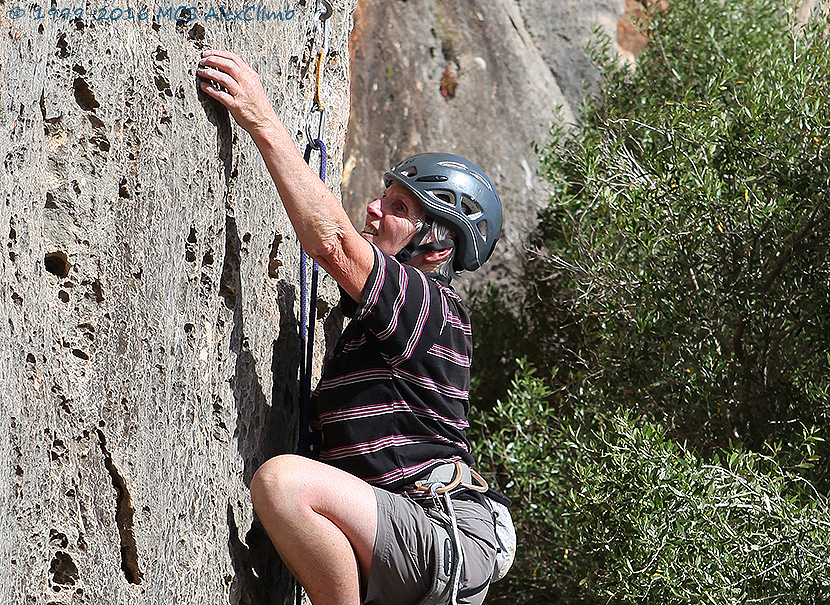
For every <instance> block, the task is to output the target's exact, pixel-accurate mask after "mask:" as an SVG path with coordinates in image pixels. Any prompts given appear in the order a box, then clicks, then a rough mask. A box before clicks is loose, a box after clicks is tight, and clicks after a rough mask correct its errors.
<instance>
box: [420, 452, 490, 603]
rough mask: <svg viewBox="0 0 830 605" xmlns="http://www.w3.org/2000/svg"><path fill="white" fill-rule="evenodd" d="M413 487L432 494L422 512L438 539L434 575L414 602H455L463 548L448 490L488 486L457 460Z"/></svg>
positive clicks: (436, 469) (474, 488)
mask: <svg viewBox="0 0 830 605" xmlns="http://www.w3.org/2000/svg"><path fill="white" fill-rule="evenodd" d="M474 481H475V483H474ZM415 487H416V488H418V489H419V490H421V491H424V492H426V493H428V494H429V495H430V496H431V497H432V501H433V506H432V507H430V508H427V509H426V514H427V517H428V518H429V520H430V521H431V522H432V525H433V527H434V528H435V534H436V540H437V542H438V548H436V549H435V552H436V556H437V560H436V561H435V577H434V578H433V580H432V586H431V587H430V589H429V590H428V591H427V593H426V595H424V597H423V598H422V599H421V600H420V601H419V602H418V605H457V604H458V588H459V585H460V584H461V566H462V565H463V564H464V552H463V550H462V548H461V540H460V539H459V537H458V519H457V518H456V516H455V507H454V506H453V503H452V498H451V497H450V494H451V493H452V492H453V491H454V490H456V489H459V488H466V489H471V490H473V491H477V492H481V493H484V492H486V491H487V490H489V487H488V485H487V482H486V481H485V480H484V479H483V478H482V477H481V475H479V474H478V473H477V472H475V471H474V470H472V469H471V468H470V467H469V466H467V465H466V464H464V463H463V462H461V461H456V462H454V463H447V464H442V465H441V466H438V467H436V468H435V469H433V470H432V472H431V473H430V474H429V476H428V477H427V478H426V479H425V480H423V481H418V482H416V483H415Z"/></svg>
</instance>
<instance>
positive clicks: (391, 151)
mask: <svg viewBox="0 0 830 605" xmlns="http://www.w3.org/2000/svg"><path fill="white" fill-rule="evenodd" d="M629 3H630V6H628V9H627V8H626V2H625V0H553V1H551V0H521V1H518V0H361V1H360V3H359V6H358V8H357V11H356V13H355V29H354V31H353V33H352V39H351V65H352V110H351V122H350V124H349V132H348V139H347V144H346V152H345V158H346V160H345V167H344V181H343V190H344V203H345V205H346V207H347V208H348V209H349V211H350V213H351V215H352V217H353V220H359V221H361V222H362V218H360V217H361V216H362V209H363V207H364V206H365V204H366V202H367V201H369V200H371V199H373V196H376V195H377V194H378V192H379V191H380V188H381V187H380V176H381V175H382V174H383V172H384V171H385V170H387V169H388V167H389V166H391V165H392V164H394V163H395V162H398V161H400V160H402V159H404V158H405V157H407V156H408V155H410V154H413V153H417V152H419V151H438V150H446V151H451V152H454V153H458V154H459V155H462V156H465V157H468V158H469V159H471V160H472V161H474V162H475V163H477V164H478V165H480V166H481V167H482V168H483V169H484V170H485V171H486V172H488V174H489V175H490V177H491V178H492V179H493V180H494V182H495V183H496V186H497V188H498V190H499V193H500V195H501V198H502V202H503V203H504V206H505V228H504V232H503V237H502V241H501V242H500V243H499V246H498V247H497V249H496V253H495V254H494V257H493V259H492V260H491V262H490V263H489V265H487V266H486V268H483V269H481V270H479V271H477V272H476V273H475V274H471V276H470V281H471V282H472V283H475V284H479V285H480V284H483V283H486V282H490V281H496V282H500V283H501V284H502V285H507V286H509V284H510V283H511V282H513V281H514V280H515V279H516V278H517V276H518V272H519V270H520V264H521V258H522V252H523V247H524V238H525V236H526V234H527V233H528V231H529V230H530V229H531V228H532V226H533V225H534V224H535V217H536V213H537V211H538V210H539V209H540V208H542V207H543V206H544V205H545V204H546V203H547V201H548V192H547V189H546V187H545V183H544V181H543V180H542V179H540V178H539V176H538V175H537V170H538V162H537V158H536V154H535V152H534V150H533V147H532V143H533V142H536V143H539V144H541V145H544V144H545V143H546V142H547V141H548V140H549V130H550V125H551V123H552V122H553V121H554V120H558V121H562V122H564V123H566V124H567V123H573V122H574V120H575V119H576V118H575V116H578V113H579V108H578V105H579V103H580V102H581V99H582V94H583V90H584V88H585V87H590V86H592V85H594V84H595V83H596V81H597V74H596V72H595V70H594V68H593V67H592V66H591V64H590V61H589V60H588V57H587V54H586V53H585V51H584V46H585V44H586V42H587V41H588V40H589V39H590V38H591V36H592V33H593V29H594V27H595V26H599V27H601V28H602V30H603V31H604V32H605V33H607V34H608V35H610V36H611V37H612V39H615V40H617V39H618V32H621V36H620V38H619V42H620V45H619V46H618V48H619V50H621V51H622V52H623V54H628V55H629V56H633V53H636V52H637V50H638V49H637V44H640V43H641V40H640V39H639V38H637V35H638V33H637V31H636V29H635V28H634V27H633V26H632V24H631V21H630V19H629V18H628V17H627V16H626V10H629V11H634V10H636V9H637V7H639V4H638V3H636V2H634V1H633V0H629ZM557 107H559V110H558V111H557ZM462 285H463V284H462Z"/></svg>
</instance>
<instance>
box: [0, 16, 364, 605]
mask: <svg viewBox="0 0 830 605" xmlns="http://www.w3.org/2000/svg"><path fill="white" fill-rule="evenodd" d="M128 4H129V5H130V6H132V10H133V11H134V15H135V18H133V19H132V20H127V19H118V20H109V21H103V20H102V21H98V20H96V18H95V17H99V16H100V14H98V13H95V14H93V16H91V17H90V16H88V15H86V14H84V15H83V16H82V17H81V18H75V15H74V13H73V14H72V15H70V18H63V17H62V16H61V14H60V10H61V9H63V8H64V6H69V3H61V2H57V3H53V4H52V5H50V4H49V3H48V2H46V3H41V5H40V7H39V8H40V10H41V11H42V15H43V16H44V18H42V19H37V18H36V17H37V14H36V13H34V11H35V9H36V8H38V7H37V6H36V5H37V3H36V2H33V3H20V4H19V5H18V4H17V3H16V2H12V1H10V0H6V1H5V3H4V2H0V9H2V13H1V14H0V28H2V36H0V123H1V124H2V130H3V133H4V135H3V136H2V137H0V161H1V162H2V164H1V165H0V199H2V202H0V243H2V251H0V401H2V410H0V603H4V604H5V603H10V604H17V603H21V604H22V603H25V604H30V603H31V604H41V603H43V604H47V603H49V604H58V603H67V604H68V603H72V604H85V603H89V604H93V603H94V604H98V603H125V604H126V603H130V604H135V603H147V604H151V603H152V604H159V605H161V604H164V605H170V604H171V603H180V604H182V603H194V604H195V603H199V604H202V603H234V604H235V603H283V602H289V601H290V600H291V598H292V592H291V591H292V585H291V581H290V578H289V576H288V574H287V572H286V571H285V570H284V569H283V568H282V565H281V563H280V562H279V561H278V558H277V557H276V554H275V553H274V551H273V549H272V548H271V546H270V544H269V542H268V539H267V536H265V534H264V532H263V531H262V529H261V528H260V527H258V525H257V524H256V523H255V522H254V516H253V512H252V508H251V504H250V498H249V494H248V484H249V481H250V479H251V476H252V474H253V473H254V471H255V470H256V468H257V467H258V465H259V464H260V463H261V462H262V461H264V460H265V459H267V458H268V457H270V456H272V455H274V454H277V453H280V452H287V451H292V450H293V447H294V443H295V441H296V430H297V427H296V408H297V369H298V363H299V350H298V347H299V343H298V322H297V314H298V296H299V294H298V292H299V288H298V260H297V257H298V246H297V242H296V238H295V236H294V233H293V230H292V229H291V226H290V225H289V224H288V221H287V219H286V216H285V213H284V212H283V210H282V208H281V205H280V204H279V201H278V199H277V196H276V192H275V189H274V187H273V185H272V184H271V182H270V179H269V177H268V174H267V172H266V170H265V167H264V164H263V162H262V161H261V158H260V157H259V154H258V152H257V150H256V148H255V147H254V145H253V144H252V143H251V141H250V138H249V137H248V135H247V134H246V133H245V132H244V131H242V130H240V129H239V128H238V127H237V126H236V125H235V123H233V120H232V118H230V116H229V115H228V114H227V112H225V111H224V110H223V109H220V108H219V107H218V106H217V105H216V104H215V103H214V102H213V101H212V100H209V99H208V98H207V97H206V96H205V95H203V94H201V93H200V92H199V91H198V90H197V86H196V79H195V68H196V63H197V61H198V58H199V54H200V51H201V50H202V49H203V48H207V47H211V46H215V47H226V48H230V49H231V50H234V51H236V52H238V53H239V54H241V55H242V56H243V57H244V58H245V59H247V60H248V61H249V62H250V63H251V64H252V65H254V66H255V67H256V68H258V69H259V70H260V73H261V75H262V79H263V82H264V84H265V87H266V90H267V91H268V92H269V94H270V96H271V98H272V100H273V101H274V104H275V106H276V107H277V110H278V113H279V114H280V116H281V117H282V118H283V119H284V121H285V122H286V125H287V127H288V128H289V132H296V133H297V137H296V138H297V144H298V146H300V147H301V148H302V147H304V145H305V141H304V139H303V136H302V134H301V131H303V129H304V125H305V119H306V118H305V114H306V111H307V110H308V108H309V106H310V104H311V99H312V94H313V91H312V86H311V82H312V76H313V74H312V73H311V72H310V71H309V70H308V65H309V64H311V61H310V59H311V58H312V56H311V54H312V49H311V47H310V40H311V39H312V26H313V22H314V20H315V19H314V15H315V10H316V6H315V2H313V1H310V2H307V3H304V2H301V3H290V4H288V5H287V6H286V5H285V3H280V5H279V6H277V4H276V3H275V4H273V5H271V6H269V8H270V9H271V11H272V12H273V13H276V12H277V11H280V12H281V13H282V17H283V18H282V20H279V19H277V18H272V19H270V20H267V21H265V20H258V19H254V18H252V19H250V20H248V21H245V17H246V16H248V17H254V15H255V14H256V13H254V12H250V11H249V12H248V13H247V14H246V13H244V12H243V13H238V11H241V10H242V9H244V8H245V7H247V6H249V5H248V4H242V3H239V2H238V1H237V2H232V3H231V4H230V5H226V7H227V9H229V10H230V12H231V14H233V15H237V14H240V15H241V17H240V18H235V19H234V20H233V21H228V20H227V19H225V20H223V21H221V22H220V21H219V20H218V19H215V18H207V19H206V17H207V16H209V14H210V10H211V8H213V9H214V11H219V7H220V6H222V4H221V3H217V4H216V5H213V4H209V3H207V2H201V1H200V2H198V3H196V4H197V6H195V7H193V8H192V9H191V11H192V12H190V14H188V15H187V16H188V17H195V18H193V19H191V20H189V21H179V22H177V21H175V19H174V18H171V17H167V16H165V15H164V14H163V13H162V14H161V15H159V14H158V13H157V12H156V11H157V9H158V8H159V7H158V6H156V7H153V6H150V7H149V16H148V17H147V18H145V19H143V20H142V19H140V18H138V12H137V11H138V10H139V8H140V7H139V6H137V5H134V4H132V3H128ZM264 4H265V3H264V2H262V3H259V5H254V6H263V5H264ZM50 6H56V9H57V12H56V13H55V14H54V15H53V16H54V17H55V18H54V19H53V18H52V16H50V14H49V13H48V11H49V8H50ZM82 6H83V3H82ZM102 6H103V5H102ZM90 8H91V7H90ZM123 8H124V10H125V11H126V7H123ZM353 8H354V3H353V2H345V3H339V5H338V6H337V7H336V10H335V13H334V15H333V17H332V21H331V24H332V26H331V28H332V29H331V32H332V33H331V37H332V39H331V46H332V50H333V52H334V54H333V55H332V56H331V57H330V58H329V59H328V60H327V62H326V70H325V75H324V78H323V84H324V87H323V92H322V96H323V99H324V102H325V103H326V106H327V110H328V128H327V130H326V135H325V138H326V140H327V143H328V144H329V155H330V161H329V163H328V166H329V172H328V177H327V182H328V183H330V184H331V185H332V186H333V187H334V188H335V190H338V184H339V182H340V178H341V174H340V172H341V170H340V167H341V165H342V161H341V159H342V147H343V141H344V138H345V131H346V124H347V119H348V111H349V108H348V93H349V90H348V86H349V73H348V55H347V36H348V33H349V31H350V28H351V13H352V10H353ZM286 9H288V10H291V11H292V12H293V15H292V17H291V18H290V19H286V17H287V16H288V12H287V10H286ZM173 10H174V11H175V10H176V9H175V7H174V8H173ZM21 11H22V14H21ZM108 16H109V17H114V16H115V13H113V12H112V11H111V10H110V11H109V12H108ZM119 17H121V14H119ZM332 286H333V285H332V283H331V282H330V281H326V282H325V284H324V288H323V297H322V300H321V301H320V303H319V310H320V315H321V319H320V321H319V325H318V329H317V335H318V346H317V351H318V355H317V369H316V372H319V361H320V358H321V357H322V354H323V352H324V351H325V349H326V338H325V337H326V333H325V332H326V331H325V329H324V328H325V327H326V324H328V327H329V328H330V329H329V331H328V332H329V335H331V333H333V332H336V331H337V329H338V324H337V321H338V320H337V318H336V317H335V316H334V315H333V314H331V313H330V312H329V311H330V309H331V308H332V307H333V305H334V300H335V292H334V288H333V287H332Z"/></svg>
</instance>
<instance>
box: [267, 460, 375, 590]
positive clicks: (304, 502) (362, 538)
mask: <svg viewBox="0 0 830 605" xmlns="http://www.w3.org/2000/svg"><path fill="white" fill-rule="evenodd" d="M251 497H252V498H253V502H254V509H255V510H256V512H257V515H259V518H260V520H261V521H262V525H263V526H264V527H265V530H266V531H267V532H268V536H269V537H270V538H271V542H273V543H274V547H275V548H276V549H277V552H278V553H279V554H280V557H281V558H282V560H283V562H284V563H285V564H286V565H287V566H288V569H289V570H290V571H291V573H292V574H294V577H295V578H297V580H299V582H300V584H302V585H303V587H304V588H305V590H306V592H307V593H308V596H309V598H310V599H311V601H312V603H314V605H329V604H331V605H359V604H360V602H361V598H360V596H361V588H362V587H363V588H365V584H366V579H367V578H368V576H369V569H370V567H371V565H372V550H373V549H374V544H375V532H376V530H377V501H376V498H375V492H374V490H373V489H372V487H371V486H370V485H369V484H368V483H366V482H365V481H362V480H361V479H358V478H357V477H355V476H353V475H350V474H349V473H346V472H344V471H341V470H339V469H336V468H334V467H331V466H328V465H327V464H323V463H321V462H315V461H314V460H309V459H308V458H303V457H301V456H294V455H291V454H287V455H283V456H277V457H275V458H271V459H270V460H268V461H267V462H266V463H265V464H263V465H262V466H261V467H260V468H259V470H257V472H256V474H255V475H254V478H253V480H252V481H251Z"/></svg>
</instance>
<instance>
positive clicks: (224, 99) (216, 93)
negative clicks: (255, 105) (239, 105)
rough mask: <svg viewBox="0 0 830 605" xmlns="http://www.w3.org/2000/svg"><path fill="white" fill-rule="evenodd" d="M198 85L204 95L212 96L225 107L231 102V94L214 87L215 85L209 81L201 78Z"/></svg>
mask: <svg viewBox="0 0 830 605" xmlns="http://www.w3.org/2000/svg"><path fill="white" fill-rule="evenodd" d="M199 87H200V88H201V89H202V91H204V93H205V94H206V95H208V96H209V97H213V98H214V99H216V100H217V101H219V102H220V103H221V104H222V105H224V106H225V107H229V106H230V104H231V103H233V95H231V94H229V93H227V92H225V91H223V90H220V89H219V88H216V86H214V85H213V84H211V83H210V82H205V81H204V80H202V81H201V82H199Z"/></svg>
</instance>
